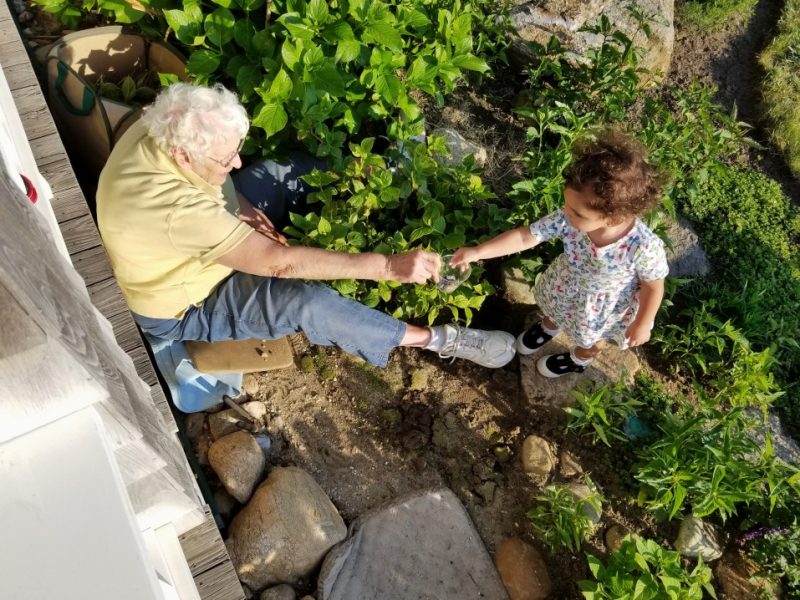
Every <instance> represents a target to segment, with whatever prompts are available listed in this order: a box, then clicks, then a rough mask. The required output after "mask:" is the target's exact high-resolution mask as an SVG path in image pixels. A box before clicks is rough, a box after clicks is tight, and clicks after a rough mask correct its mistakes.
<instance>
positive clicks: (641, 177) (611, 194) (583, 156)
mask: <svg viewBox="0 0 800 600" xmlns="http://www.w3.org/2000/svg"><path fill="white" fill-rule="evenodd" d="M646 156H647V153H646V151H645V149H644V147H643V146H642V145H641V144H639V142H637V141H636V140H634V139H633V138H632V137H631V136H629V135H627V134H625V133H623V132H622V131H620V130H618V129H613V128H609V129H605V130H602V131H601V132H600V133H599V134H597V136H596V138H594V139H591V138H587V139H585V140H582V141H579V142H577V143H576V145H575V149H574V151H573V161H572V164H571V165H570V166H569V167H568V168H567V170H566V172H565V174H564V176H565V179H566V185H568V186H569V187H571V188H573V189H576V190H583V189H587V188H588V190H589V191H591V192H593V197H592V199H591V200H590V201H589V207H590V208H591V209H592V210H596V211H598V212H600V213H602V214H603V216H605V217H606V218H608V219H609V220H611V221H614V220H616V219H619V218H625V217H631V216H635V215H640V214H642V213H644V212H647V211H648V210H650V209H651V208H653V207H654V206H655V205H656V204H658V202H659V201H660V200H661V189H662V187H663V185H664V182H665V178H664V175H663V174H662V173H661V171H660V170H658V169H657V168H656V167H654V166H652V165H650V164H648V163H647V160H646Z"/></svg>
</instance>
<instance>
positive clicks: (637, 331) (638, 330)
mask: <svg viewBox="0 0 800 600" xmlns="http://www.w3.org/2000/svg"><path fill="white" fill-rule="evenodd" d="M625 339H626V340H627V341H628V346H631V347H633V346H641V345H642V344H646V343H647V342H648V341H649V340H650V323H639V322H638V321H634V322H633V323H631V324H630V325H629V326H628V329H626V330H625Z"/></svg>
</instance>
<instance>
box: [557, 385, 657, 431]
mask: <svg viewBox="0 0 800 600" xmlns="http://www.w3.org/2000/svg"><path fill="white" fill-rule="evenodd" d="M572 395H573V396H574V397H575V401H576V403H575V405H574V406H567V407H565V408H564V412H566V413H567V415H569V419H568V421H567V429H568V430H573V431H578V432H581V433H583V432H584V431H586V430H588V435H590V436H591V437H592V441H593V443H595V444H596V443H597V441H598V440H600V441H601V442H603V443H604V444H605V445H606V446H611V444H610V443H609V439H613V440H624V439H626V438H625V434H624V433H623V432H622V425H623V424H624V423H625V421H626V420H627V419H628V417H630V416H631V415H633V414H634V413H635V412H636V409H637V408H638V407H640V406H641V405H642V403H641V402H639V401H638V400H636V399H634V398H633V397H632V395H631V394H629V393H628V391H627V388H626V386H625V384H624V383H622V382H620V383H617V384H605V385H594V384H591V385H590V386H577V387H576V388H575V389H573V390H572Z"/></svg>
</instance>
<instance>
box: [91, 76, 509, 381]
mask: <svg viewBox="0 0 800 600" xmlns="http://www.w3.org/2000/svg"><path fill="white" fill-rule="evenodd" d="M248 129H249V122H248V118H247V114H246V112H245V110H244V108H243V107H242V105H241V104H240V103H239V101H238V99H237V98H236V96H235V95H234V94H233V93H232V92H230V91H228V90H226V89H225V88H223V87H222V86H219V85H217V86H215V87H213V88H205V87H201V86H197V85H193V84H186V83H177V84H174V85H172V86H170V87H169V88H167V89H165V90H164V91H162V92H161V93H160V94H159V96H158V98H157V99H156V101H155V103H154V104H153V105H152V106H150V107H149V108H147V109H146V110H145V112H144V115H143V116H142V118H141V120H140V121H139V122H138V123H136V124H135V125H133V126H132V127H131V128H130V129H129V130H128V131H127V132H126V133H125V135H124V136H123V137H122V138H121V139H120V141H119V142H118V143H117V145H116V146H115V147H114V150H113V152H112V153H111V156H110V157H109V159H108V162H107V164H106V166H105V168H104V169H103V172H102V174H101V175H100V181H99V185H98V189H97V218H98V224H99V228H100V232H101V234H102V236H103V241H104V243H105V246H106V250H107V251H108V254H109V257H110V259H111V265H112V267H113V269H114V274H115V275H116V277H117V281H118V282H119V284H120V286H121V287H122V291H123V293H124V295H125V298H126V299H127V301H128V305H129V306H130V308H131V310H132V311H133V313H134V317H135V319H136V322H137V323H138V324H139V326H140V327H141V328H142V329H143V330H144V331H145V332H147V333H149V334H150V335H152V336H155V337H157V338H162V339H168V340H203V341H212V342H213V341H220V340H230V339H246V338H257V339H260V338H263V339H274V338H278V337H281V336H284V335H287V334H290V333H294V332H297V331H302V332H303V333H305V335H306V336H307V337H308V339H309V340H310V341H311V342H313V343H315V344H323V345H331V344H333V345H336V346H338V347H340V348H342V349H343V350H345V351H347V352H350V353H352V354H356V355H358V356H360V357H362V358H364V359H365V360H367V361H368V362H370V363H371V364H374V365H379V366H385V365H386V362H387V360H388V354H389V351H390V350H391V349H392V348H394V347H396V346H416V347H421V348H425V349H427V350H432V351H434V352H438V353H439V354H440V355H441V356H442V357H456V358H466V359H468V360H471V361H474V362H476V363H478V364H481V365H484V366H487V367H500V366H502V365H504V364H506V363H507V362H508V361H510V360H511V358H512V357H513V356H514V348H513V347H514V338H513V336H511V335H510V334H508V333H505V332H501V331H481V330H477V329H467V328H462V327H459V326H457V325H454V324H453V325H443V326H439V327H431V328H429V327H417V326H414V325H407V324H406V323H403V322H401V321H398V320H396V319H394V318H392V317H390V316H388V315H385V314H383V313H381V312H378V311H376V310H373V309H370V308H368V307H366V306H363V305H361V304H359V303H357V302H354V301H352V300H348V299H346V298H343V297H342V296H340V295H339V294H337V293H336V292H335V291H333V290H332V289H330V288H328V287H327V286H324V285H322V284H319V283H314V282H310V283H309V282H306V281H305V280H317V279H328V280H330V279H371V280H375V281H378V280H393V281H399V282H405V283H424V282H426V281H429V280H436V279H437V278H438V273H439V256H438V255H437V254H435V253H432V252H426V251H423V250H416V251H414V252H407V253H404V254H396V255H391V256H384V255H382V254H375V253H361V254H346V253H339V252H330V251H327V250H321V249H317V248H309V247H304V246H289V245H287V244H286V240H285V238H284V237H283V236H282V235H281V234H280V233H279V232H278V231H277V230H276V228H275V227H274V225H273V223H272V220H271V219H270V218H269V217H268V216H267V214H270V215H272V216H273V217H282V216H284V214H285V212H286V211H287V209H288V208H290V207H292V206H294V205H296V204H297V203H298V202H301V201H302V198H303V196H304V195H305V193H306V192H307V190H305V189H304V187H303V183H302V182H301V181H300V180H299V179H298V177H299V175H300V174H302V172H303V171H307V170H308V169H309V168H310V166H311V165H310V164H309V165H306V166H305V167H303V166H299V167H298V165H297V164H289V165H277V164H275V163H270V162H265V163H258V164H256V165H255V166H253V167H251V168H250V169H248V170H246V171H245V172H243V173H241V174H240V176H239V177H238V178H237V180H236V182H234V181H233V180H232V179H231V177H230V172H231V171H232V170H233V169H239V168H240V167H241V166H242V161H241V158H240V156H239V151H240V149H241V147H242V142H243V140H244V137H245V135H246V134H247V131H248ZM237 190H238V191H237ZM265 212H266V214H265Z"/></svg>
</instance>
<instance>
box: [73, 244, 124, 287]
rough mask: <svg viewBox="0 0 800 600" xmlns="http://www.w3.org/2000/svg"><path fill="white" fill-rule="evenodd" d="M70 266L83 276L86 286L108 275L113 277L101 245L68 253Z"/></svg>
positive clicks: (106, 277) (104, 278) (102, 279)
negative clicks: (70, 260) (70, 261)
mask: <svg viewBox="0 0 800 600" xmlns="http://www.w3.org/2000/svg"><path fill="white" fill-rule="evenodd" d="M70 258H71V259H72V266H73V267H75V270H76V271H77V272H78V273H79V274H80V276H81V277H83V281H84V282H85V283H86V285H87V286H88V287H91V286H92V285H94V284H96V283H98V282H100V281H104V280H106V279H108V278H109V277H114V273H113V272H112V271H111V265H110V264H109V262H108V255H106V250H105V248H103V246H100V245H97V246H94V247H93V248H89V249H88V250H83V251H81V252H76V253H75V254H72V255H70Z"/></svg>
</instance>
